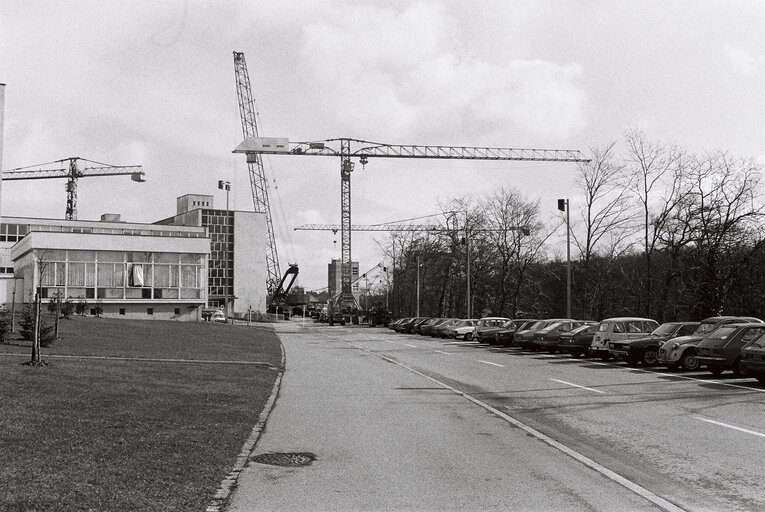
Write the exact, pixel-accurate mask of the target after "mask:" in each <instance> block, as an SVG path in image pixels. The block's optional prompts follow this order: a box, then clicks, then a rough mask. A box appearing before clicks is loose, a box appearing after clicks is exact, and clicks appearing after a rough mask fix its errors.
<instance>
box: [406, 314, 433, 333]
mask: <svg viewBox="0 0 765 512" xmlns="http://www.w3.org/2000/svg"><path fill="white" fill-rule="evenodd" d="M428 320H430V317H427V316H418V317H417V318H415V319H414V322H412V323H411V325H409V326H408V327H407V329H406V330H405V331H404V332H406V333H407V334H417V332H418V329H419V328H420V325H422V324H423V323H424V322H427V321H428Z"/></svg>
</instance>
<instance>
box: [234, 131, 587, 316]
mask: <svg viewBox="0 0 765 512" xmlns="http://www.w3.org/2000/svg"><path fill="white" fill-rule="evenodd" d="M233 152H234V153H244V154H245V155H246V157H247V161H248V162H253V161H256V160H257V159H258V158H260V155H263V154H273V155H307V156H334V157H340V219H341V223H340V228H341V229H340V231H341V246H342V247H341V251H342V252H341V255H342V257H341V266H342V293H341V295H340V299H339V307H340V308H341V309H344V308H353V307H355V305H356V300H355V299H354V297H353V293H352V292H351V229H352V227H351V173H352V172H353V169H354V167H355V163H354V162H353V161H352V159H354V158H358V160H359V163H360V164H361V165H362V166H365V165H366V164H367V163H368V162H369V158H373V157H386V158H434V159H452V160H522V161H538V162H587V161H589V160H588V159H587V158H585V157H584V156H583V155H582V154H581V153H580V152H579V151H577V150H562V149H514V148H490V147H475V146H424V145H411V144H407V145H399V144H382V143H377V142H369V141H365V140H359V139H350V138H338V139H326V140H319V141H309V142H290V141H289V139H287V138H276V137H257V136H245V138H244V140H243V141H242V142H241V144H239V146H237V147H236V149H234V151H233Z"/></svg>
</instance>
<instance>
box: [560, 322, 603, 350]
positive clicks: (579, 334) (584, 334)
mask: <svg viewBox="0 0 765 512" xmlns="http://www.w3.org/2000/svg"><path fill="white" fill-rule="evenodd" d="M598 325H600V324H599V323H597V322H595V323H593V324H589V325H581V326H579V327H577V328H576V329H574V330H572V331H569V332H564V333H563V334H561V335H560V344H559V345H558V348H559V349H560V351H561V352H568V353H569V354H571V355H572V356H573V357H582V356H584V355H587V352H588V351H589V350H590V345H591V344H592V338H594V337H595V333H596V332H597V331H598Z"/></svg>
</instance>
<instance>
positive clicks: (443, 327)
mask: <svg viewBox="0 0 765 512" xmlns="http://www.w3.org/2000/svg"><path fill="white" fill-rule="evenodd" d="M459 321H460V319H459V318H450V319H448V320H447V321H446V322H444V323H442V324H439V325H437V326H436V327H435V328H434V329H433V333H432V336H434V337H436V338H448V337H449V333H450V332H451V329H452V327H454V326H455V325H457V323H458V322H459Z"/></svg>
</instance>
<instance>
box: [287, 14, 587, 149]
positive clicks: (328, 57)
mask: <svg viewBox="0 0 765 512" xmlns="http://www.w3.org/2000/svg"><path fill="white" fill-rule="evenodd" d="M460 38H461V35H460V33H459V30H458V23H457V20H455V19H453V18H452V17H451V15H450V13H449V12H448V11H447V10H446V9H445V8H444V7H442V6H439V5H430V4H422V3H420V4H414V5H411V6H408V7H406V8H404V9H401V10H396V9H391V8H377V7H370V6H357V7H354V8H351V9H349V11H348V12H347V13H346V16H344V17H343V18H342V19H324V20H322V21H317V22H313V23H312V24H310V25H308V26H306V27H305V28H304V30H303V37H302V41H301V52H302V59H303V61H304V62H305V67H306V69H309V70H310V77H306V79H308V80H311V81H312V82H313V85H314V87H315V88H316V90H317V91H318V92H317V94H318V95H320V96H321V100H320V102H321V103H325V104H331V105H333V107H334V108H333V110H332V113H331V115H332V116H333V117H334V119H333V121H337V122H338V123H345V124H347V125H350V126H363V127H365V128H366V129H367V130H368V131H370V132H373V133H374V134H375V135H377V136H391V137H395V138H396V139H399V140H400V139H401V138H404V137H406V138H410V137H414V136H417V135H418V134H419V135H420V136H422V134H427V136H428V137H429V138H433V139H435V138H439V141H443V140H444V137H449V136H451V137H452V140H454V137H455V136H459V135H461V134H464V133H465V132H470V133H473V134H475V137H476V139H477V140H478V139H480V141H482V142H486V140H487V139H488V140H491V139H492V138H494V137H499V134H500V133H504V134H505V138H506V136H507V135H506V134H507V132H508V130H514V131H518V132H525V133H530V134H531V135H533V136H537V138H539V136H542V137H543V138H544V137H548V138H554V139H564V138H566V137H570V136H572V135H573V134H575V133H576V132H577V131H579V130H581V129H583V128H584V126H585V123H586V119H585V109H586V104H587V97H586V94H585V93H584V91H583V89H582V87H581V85H580V84H579V83H578V82H579V80H580V78H581V76H582V74H583V70H582V68H581V66H579V65H578V64H563V65H561V64H557V63H553V62H548V61H543V60H520V59H515V60H510V61H506V62H489V61H488V60H484V59H482V58H478V57H475V56H474V55H471V54H469V53H467V52H466V51H464V50H463V48H462V46H461V45H460ZM418 142H419V141H418ZM424 142H427V143H431V142H432V141H424ZM465 143H466V144H467V143H469V142H465Z"/></svg>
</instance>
